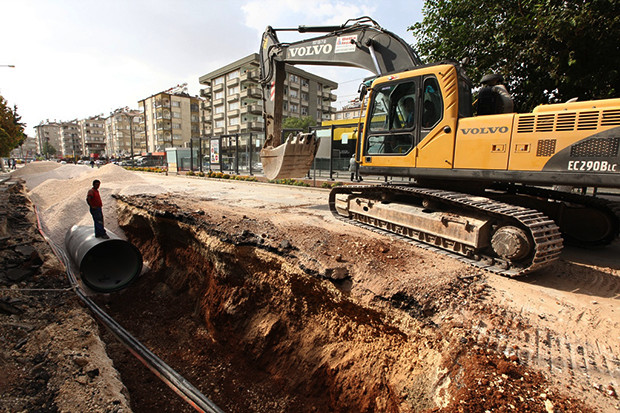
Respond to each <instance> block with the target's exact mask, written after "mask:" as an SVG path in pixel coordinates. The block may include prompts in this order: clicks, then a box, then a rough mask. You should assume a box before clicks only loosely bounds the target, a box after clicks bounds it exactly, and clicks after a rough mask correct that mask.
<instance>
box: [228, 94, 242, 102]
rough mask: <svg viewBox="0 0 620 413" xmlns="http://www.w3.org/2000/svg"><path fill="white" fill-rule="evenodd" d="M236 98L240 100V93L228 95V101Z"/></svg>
mask: <svg viewBox="0 0 620 413" xmlns="http://www.w3.org/2000/svg"><path fill="white" fill-rule="evenodd" d="M236 100H239V94H238V93H235V94H233V95H230V96H227V97H226V102H234V101H236Z"/></svg>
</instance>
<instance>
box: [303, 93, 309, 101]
mask: <svg viewBox="0 0 620 413" xmlns="http://www.w3.org/2000/svg"><path fill="white" fill-rule="evenodd" d="M308 99H309V97H308V94H307V93H306V92H301V100H303V101H304V102H307V101H308Z"/></svg>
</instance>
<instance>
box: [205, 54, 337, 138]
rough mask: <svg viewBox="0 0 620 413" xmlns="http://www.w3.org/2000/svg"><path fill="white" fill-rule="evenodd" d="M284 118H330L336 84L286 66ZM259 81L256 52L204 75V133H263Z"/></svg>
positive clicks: (317, 119)
mask: <svg viewBox="0 0 620 413" xmlns="http://www.w3.org/2000/svg"><path fill="white" fill-rule="evenodd" d="M286 72H287V77H286V81H285V87H284V93H285V96H284V103H283V116H284V117H296V118H301V117H305V116H311V117H313V118H314V119H315V120H316V121H317V122H320V121H321V120H323V119H325V120H327V119H330V118H331V114H332V113H334V112H335V108H334V107H332V106H331V103H332V102H335V101H336V95H334V94H333V93H331V92H332V90H333V89H336V88H337V87H338V84H337V83H336V82H333V81H331V80H328V79H325V78H322V77H320V76H317V75H314V74H311V73H308V72H306V71H304V70H301V69H298V68H296V67H293V66H287V67H286ZM258 79H259V57H258V54H256V53H254V54H251V55H249V56H246V57H244V58H243V59H240V60H237V61H236V62H233V63H231V64H229V65H227V66H224V67H222V68H220V69H218V70H215V71H213V72H211V73H208V74H206V75H204V76H201V77H200V79H199V81H200V83H201V84H202V85H205V86H204V88H203V89H202V90H201V95H202V96H203V97H204V98H205V101H204V103H203V107H202V109H203V134H204V135H205V136H213V135H215V136H217V135H226V134H233V133H249V132H252V133H262V132H263V130H264V128H263V126H264V125H263V117H262V112H263V105H262V91H261V86H260V84H259V82H258Z"/></svg>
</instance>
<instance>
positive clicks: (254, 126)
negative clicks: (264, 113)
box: [247, 121, 264, 131]
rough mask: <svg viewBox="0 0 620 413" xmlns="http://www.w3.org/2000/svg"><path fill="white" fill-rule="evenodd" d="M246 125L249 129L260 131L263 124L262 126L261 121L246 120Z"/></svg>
mask: <svg viewBox="0 0 620 413" xmlns="http://www.w3.org/2000/svg"><path fill="white" fill-rule="evenodd" d="M247 125H248V129H249V130H251V131H262V130H263V126H264V124H263V122H256V121H254V122H248V123H247Z"/></svg>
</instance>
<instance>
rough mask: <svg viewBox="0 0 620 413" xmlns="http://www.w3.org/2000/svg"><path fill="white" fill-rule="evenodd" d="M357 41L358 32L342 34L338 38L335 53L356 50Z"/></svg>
mask: <svg viewBox="0 0 620 413" xmlns="http://www.w3.org/2000/svg"><path fill="white" fill-rule="evenodd" d="M356 41H357V34H355V35H352V36H342V37H338V38H337V39H336V48H335V49H334V53H349V52H354V51H355V42H356Z"/></svg>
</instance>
